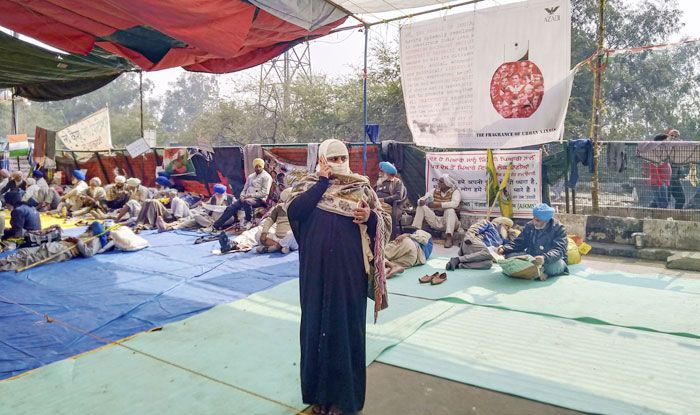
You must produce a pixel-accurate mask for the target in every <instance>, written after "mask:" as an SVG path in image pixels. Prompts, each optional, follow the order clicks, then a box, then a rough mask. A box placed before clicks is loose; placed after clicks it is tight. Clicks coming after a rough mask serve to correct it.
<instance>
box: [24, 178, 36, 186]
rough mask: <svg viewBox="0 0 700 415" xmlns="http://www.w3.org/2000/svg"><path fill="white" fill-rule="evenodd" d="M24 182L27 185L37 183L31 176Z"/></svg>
mask: <svg viewBox="0 0 700 415" xmlns="http://www.w3.org/2000/svg"><path fill="white" fill-rule="evenodd" d="M24 182H25V183H27V186H32V185H35V184H36V180H34V179H32V178H31V177H29V178H27V179H25V180H24Z"/></svg>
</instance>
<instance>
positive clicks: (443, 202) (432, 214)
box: [413, 174, 462, 248]
mask: <svg viewBox="0 0 700 415" xmlns="http://www.w3.org/2000/svg"><path fill="white" fill-rule="evenodd" d="M461 200H462V195H461V194H460V192H459V189H457V185H456V184H455V182H454V180H452V178H451V177H450V176H448V175H447V174H444V175H442V177H440V180H438V183H437V185H436V186H435V187H434V188H433V189H432V190H430V191H428V193H426V194H425V196H423V197H421V198H420V199H418V207H417V208H416V216H415V217H414V218H413V227H414V228H416V229H421V228H422V227H423V219H425V221H426V222H428V225H429V226H430V227H431V228H433V229H436V230H444V231H445V248H450V247H452V235H453V234H454V232H455V231H456V230H457V229H458V228H459V217H458V216H457V210H456V209H457V207H458V206H459V203H460V201H461Z"/></svg>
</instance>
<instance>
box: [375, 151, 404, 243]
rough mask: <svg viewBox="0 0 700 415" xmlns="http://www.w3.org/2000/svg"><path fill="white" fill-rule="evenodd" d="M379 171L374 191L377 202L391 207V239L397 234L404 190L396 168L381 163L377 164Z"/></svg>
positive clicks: (386, 163) (386, 162) (389, 164)
mask: <svg viewBox="0 0 700 415" xmlns="http://www.w3.org/2000/svg"><path fill="white" fill-rule="evenodd" d="M379 171H380V174H379V180H377V187H376V189H375V190H376V192H377V196H379V201H380V202H383V203H386V204H387V205H389V206H391V221H392V230H391V237H392V238H394V237H396V235H397V234H398V230H399V221H400V220H401V213H403V209H402V208H401V204H402V203H403V202H404V200H406V190H405V188H404V186H403V182H402V181H401V179H400V178H399V177H398V176H397V173H398V171H397V170H396V166H394V165H393V164H391V163H389V162H388V161H382V162H381V163H379Z"/></svg>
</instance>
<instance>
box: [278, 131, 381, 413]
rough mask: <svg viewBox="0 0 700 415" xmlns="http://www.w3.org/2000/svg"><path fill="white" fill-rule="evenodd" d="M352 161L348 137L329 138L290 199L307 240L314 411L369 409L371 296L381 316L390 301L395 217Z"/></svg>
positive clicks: (302, 251)
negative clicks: (387, 261) (388, 271)
mask: <svg viewBox="0 0 700 415" xmlns="http://www.w3.org/2000/svg"><path fill="white" fill-rule="evenodd" d="M348 159H349V157H348V150H347V148H346V147H345V145H344V144H343V143H342V142H340V141H338V140H326V141H324V142H323V143H321V145H320V146H319V164H318V166H317V169H316V170H317V173H316V174H312V175H308V176H305V177H304V178H301V179H299V180H297V181H296V182H294V183H293V190H292V194H291V196H290V199H289V201H288V209H287V214H288V216H289V221H290V224H291V227H292V231H293V232H294V236H295V237H296V240H297V241H298V243H299V289H300V300H301V330H300V342H301V390H302V397H303V400H304V402H306V403H309V404H313V405H314V406H313V410H314V413H328V414H353V413H356V412H358V411H360V410H361V409H362V407H363V406H364V401H365V363H366V362H365V324H366V307H367V296H368V295H369V296H371V298H372V299H373V300H374V301H375V304H374V312H375V316H374V317H375V321H376V316H377V313H378V312H379V310H380V309H381V308H384V307H386V306H387V303H386V280H385V276H384V258H383V248H384V244H385V243H386V238H387V237H388V236H389V233H390V232H391V216H390V214H389V212H385V211H383V210H382V209H381V207H380V206H381V205H380V202H379V199H378V197H377V195H376V193H375V192H374V190H372V187H371V185H370V183H369V180H368V179H367V178H366V177H364V176H360V175H357V174H353V173H352V172H351V171H350V165H349V160H348ZM368 287H369V288H368Z"/></svg>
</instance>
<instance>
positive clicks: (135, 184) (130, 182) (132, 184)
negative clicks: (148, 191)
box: [126, 177, 141, 187]
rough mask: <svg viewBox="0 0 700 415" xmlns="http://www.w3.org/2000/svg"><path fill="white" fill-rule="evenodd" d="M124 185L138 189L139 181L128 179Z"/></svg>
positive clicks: (134, 178) (133, 178) (132, 178)
mask: <svg viewBox="0 0 700 415" xmlns="http://www.w3.org/2000/svg"><path fill="white" fill-rule="evenodd" d="M126 184H127V185H129V186H131V187H138V186H139V185H140V184H141V180H139V179H138V178H136V177H129V178H128V179H127V180H126Z"/></svg>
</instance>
